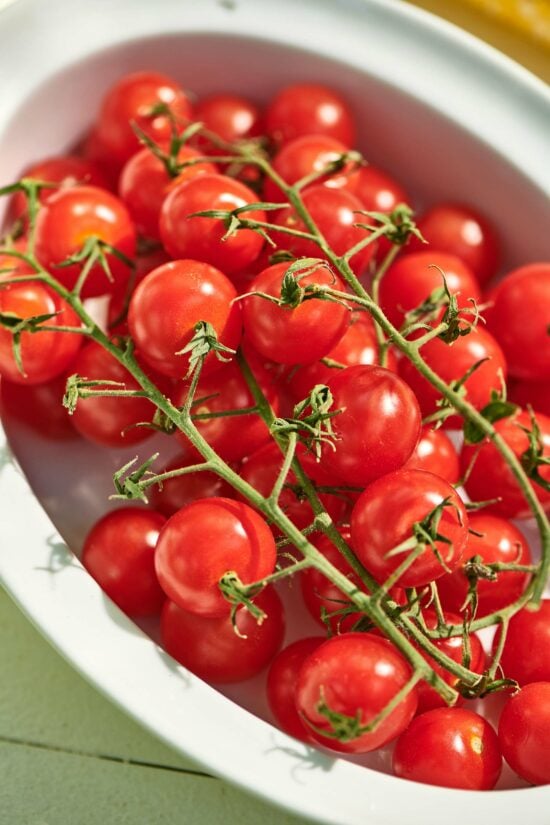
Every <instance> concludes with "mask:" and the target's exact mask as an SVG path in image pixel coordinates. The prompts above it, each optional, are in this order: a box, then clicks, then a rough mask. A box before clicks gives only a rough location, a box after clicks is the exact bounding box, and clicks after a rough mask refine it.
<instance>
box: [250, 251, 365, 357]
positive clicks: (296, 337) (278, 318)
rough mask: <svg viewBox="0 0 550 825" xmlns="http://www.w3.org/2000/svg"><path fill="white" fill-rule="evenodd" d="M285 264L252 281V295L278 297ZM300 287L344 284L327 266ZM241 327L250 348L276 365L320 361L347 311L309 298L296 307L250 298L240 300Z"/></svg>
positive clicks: (340, 330) (339, 286)
mask: <svg viewBox="0 0 550 825" xmlns="http://www.w3.org/2000/svg"><path fill="white" fill-rule="evenodd" d="M288 267H289V264H288V263H280V264H275V265H274V266H270V267H268V268H267V269H264V270H263V272H260V274H259V275H258V276H257V277H256V278H255V279H254V280H253V281H252V283H251V285H250V291H251V292H263V293H266V294H267V295H272V296H274V297H277V298H279V297H280V296H281V287H282V284H283V279H284V276H285V273H286V271H287V269H288ZM299 284H300V286H301V287H305V286H308V285H311V284H319V285H324V286H333V287H334V288H335V289H343V288H344V287H343V284H342V282H341V281H340V279H339V278H338V276H336V275H334V274H333V273H332V272H331V271H330V270H328V269H327V268H326V267H318V268H317V269H315V270H313V271H312V272H308V273H307V274H305V275H304V276H303V277H301V278H300V280H299ZM242 304H243V325H244V330H245V333H246V336H247V338H248V340H249V341H250V343H251V344H252V345H253V347H254V348H255V349H256V350H257V351H258V352H259V353H260V354H261V355H263V356H264V357H266V358H270V359H271V360H273V361H276V362H277V363H279V364H299V363H310V362H312V361H316V360H317V359H318V358H322V357H323V355H326V354H327V352H329V351H330V350H331V349H332V347H333V346H335V345H336V344H337V343H338V341H339V340H340V338H342V336H343V334H344V332H345V331H346V328H347V325H348V323H349V311H348V309H347V308H346V307H345V306H342V304H337V303H333V302H332V301H323V300H320V299H317V298H311V299H309V300H307V301H303V302H302V303H301V304H300V305H299V306H297V307H295V308H292V307H289V306H277V304H274V303H272V302H271V301H268V300H266V299H265V298H262V297H260V296H259V295H250V296H248V297H247V298H245V299H244V300H243V301H242Z"/></svg>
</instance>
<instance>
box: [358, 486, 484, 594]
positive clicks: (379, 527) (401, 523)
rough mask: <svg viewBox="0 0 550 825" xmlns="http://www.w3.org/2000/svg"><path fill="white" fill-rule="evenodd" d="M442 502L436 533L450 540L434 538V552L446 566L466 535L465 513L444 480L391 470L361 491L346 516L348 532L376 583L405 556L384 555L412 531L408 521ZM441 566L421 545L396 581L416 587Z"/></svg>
mask: <svg viewBox="0 0 550 825" xmlns="http://www.w3.org/2000/svg"><path fill="white" fill-rule="evenodd" d="M445 500H448V501H449V505H448V506H446V507H443V509H442V515H441V519H440V522H439V525H438V533H439V534H440V535H442V536H445V538H446V539H448V541H449V542H450V544H448V543H445V542H442V541H439V540H438V541H436V542H435V546H436V548H437V550H438V553H439V555H440V556H441V558H442V559H443V561H444V562H445V565H446V566H447V568H449V569H450V570H454V569H456V567H458V565H459V564H460V560H461V558H462V555H463V552H464V548H465V546H466V540H467V537H468V514H467V512H466V508H465V507H464V504H463V503H462V501H461V499H460V497H459V495H458V494H457V493H456V491H455V490H454V488H453V487H451V485H450V484H448V482H446V481H445V480H444V479H442V478H439V477H438V476H434V475H432V473H425V472H423V471H422V470H397V472H394V473H389V474H388V475H385V476H382V478H379V479H378V480H377V481H374V482H373V483H372V484H369V486H368V487H367V488H366V489H365V490H364V491H363V493H361V495H360V496H359V499H358V500H357V503H356V504H355V507H354V508H353V513H352V517H351V536H352V541H353V547H354V550H355V553H356V555H357V557H358V559H359V560H360V561H361V563H362V564H364V565H365V567H366V568H367V570H369V572H370V573H371V574H372V575H373V576H374V577H375V578H376V579H377V580H378V581H380V582H384V581H385V579H386V578H387V577H388V576H389V575H390V574H391V573H393V571H394V570H395V569H396V568H397V567H398V566H399V565H400V564H401V563H402V562H403V561H404V559H405V556H404V555H403V554H399V555H396V556H388V555H387V554H388V553H389V552H390V551H391V550H392V549H393V548H394V547H397V546H398V545H400V544H401V543H402V542H403V541H405V540H407V539H408V538H410V537H411V536H412V531H413V525H414V524H415V523H418V522H421V521H423V520H424V519H425V518H426V516H428V515H429V514H430V513H431V512H432V511H433V510H434V508H435V507H437V506H438V505H439V504H441V503H442V502H443V501H445ZM444 573H445V568H444V567H443V566H442V564H441V562H440V560H439V559H438V558H437V556H436V554H435V553H434V552H433V550H432V549H431V548H430V547H429V546H427V547H426V548H425V549H424V551H423V552H422V553H421V554H420V555H419V556H418V558H416V559H415V561H414V562H412V564H411V566H410V567H409V568H408V570H407V571H406V572H405V573H403V574H402V575H401V576H400V577H399V579H398V581H397V584H399V585H400V586H402V587H418V586H420V585H424V584H428V583H429V582H431V581H433V580H434V579H438V578H440V577H441V576H442V575H443V574H444Z"/></svg>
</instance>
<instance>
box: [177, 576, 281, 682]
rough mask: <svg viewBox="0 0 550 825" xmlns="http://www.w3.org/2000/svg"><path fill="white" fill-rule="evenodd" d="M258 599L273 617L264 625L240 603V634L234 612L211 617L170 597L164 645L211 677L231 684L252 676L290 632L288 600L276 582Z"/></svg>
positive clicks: (207, 678) (182, 661)
mask: <svg viewBox="0 0 550 825" xmlns="http://www.w3.org/2000/svg"><path fill="white" fill-rule="evenodd" d="M254 603H255V604H256V605H257V606H258V607H259V608H260V609H261V610H263V611H264V612H265V613H266V614H267V618H266V619H264V621H263V622H262V624H261V625H260V624H258V623H257V622H256V619H255V618H254V617H253V616H251V614H250V613H249V612H248V611H247V610H246V609H245V608H243V607H239V608H238V610H237V614H236V623H237V629H238V631H239V633H240V634H241V635H237V633H236V632H235V629H234V627H233V625H232V623H231V619H230V617H229V616H228V615H224V616H219V617H217V618H207V617H205V616H199V615H197V614H196V613H190V612H188V611H187V610H182V608H181V607H178V605H177V604H175V603H174V602H171V601H166V603H165V605H164V608H163V611H162V615H161V639H162V644H163V647H164V648H165V650H166V651H167V653H169V654H170V656H173V657H174V659H176V660H177V661H178V662H179V663H180V664H182V665H184V667H187V668H189V670H191V671H192V672H193V673H194V674H195V675H196V676H198V677H199V678H201V679H204V680H205V681H206V682H212V683H213V684H230V683H232V682H242V681H244V680H245V679H250V678H252V676H256V674H257V673H260V671H262V670H263V669H264V668H265V667H266V666H267V665H268V664H269V662H270V661H271V660H272V659H273V657H274V656H275V654H276V653H277V651H278V650H279V648H280V647H281V644H282V642H283V638H284V632H285V617H284V612H283V605H282V602H281V600H280V598H279V596H278V595H277V593H276V592H275V590H273V588H271V587H267V588H266V589H265V590H263V591H262V592H261V593H260V594H259V595H258V596H257V597H256V598H255V599H254ZM243 637H245V638H243Z"/></svg>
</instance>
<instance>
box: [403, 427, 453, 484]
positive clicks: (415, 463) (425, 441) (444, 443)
mask: <svg viewBox="0 0 550 825" xmlns="http://www.w3.org/2000/svg"><path fill="white" fill-rule="evenodd" d="M403 469H405V470H424V472H426V473H433V474H434V475H436V476H440V477H441V478H444V479H445V481H448V482H449V484H456V482H457V481H458V479H459V478H460V462H459V458H458V453H457V451H456V450H455V448H454V445H453V442H452V441H451V439H450V438H449V436H448V435H446V434H445V433H444V432H443V430H441V429H439V430H434V429H433V428H432V427H429V426H425V427H422V430H421V432H420V439H419V441H418V444H417V445H416V447H415V448H414V452H413V454H412V455H411V457H410V458H409V460H408V461H407V463H406V464H405V465H404V467H403Z"/></svg>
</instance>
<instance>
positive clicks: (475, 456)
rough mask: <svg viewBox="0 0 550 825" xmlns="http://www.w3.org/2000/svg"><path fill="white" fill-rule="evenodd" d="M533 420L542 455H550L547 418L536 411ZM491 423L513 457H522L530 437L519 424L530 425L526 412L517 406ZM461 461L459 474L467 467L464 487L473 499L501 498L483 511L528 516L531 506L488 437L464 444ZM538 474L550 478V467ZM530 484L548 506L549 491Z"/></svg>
mask: <svg viewBox="0 0 550 825" xmlns="http://www.w3.org/2000/svg"><path fill="white" fill-rule="evenodd" d="M536 421H537V424H538V426H539V429H540V435H541V441H542V452H543V455H544V456H550V418H549V417H548V416H546V415H543V414H542V413H537V414H536ZM494 427H495V430H496V432H497V433H498V434H499V435H500V436H501V437H502V438H503V439H504V441H505V442H506V444H507V445H508V446H509V447H510V448H511V449H512V450H513V452H514V453H515V455H516V457H517V458H519V459H521V456H522V455H523V454H524V453H525V452H526V450H527V449H528V447H529V439H528V437H527V435H526V433H525V432H524V431H523V429H522V427H525V428H526V429H528V430H531V429H532V424H531V418H530V416H529V414H528V413H527V412H524V411H522V410H518V411H517V412H516V413H515V414H514V415H511V416H510V417H509V418H503V419H501V420H500V421H497V422H496V423H495V424H494ZM460 461H461V465H462V474H463V475H465V474H467V472H468V471H469V473H468V475H467V478H466V481H465V483H464V487H465V488H466V491H467V493H468V495H469V496H470V498H471V499H472V501H485V500H487V499H493V498H497V499H500V500H499V501H497V502H496V503H495V504H490V505H487V507H486V508H485V512H486V513H492V514H493V515H495V516H502V517H503V518H528V517H529V516H530V514H531V510H530V509H529V506H528V504H527V502H526V500H525V498H524V496H523V493H522V492H521V489H520V487H519V485H518V483H517V481H516V478H515V476H514V475H513V474H512V471H511V470H510V468H509V466H508V464H507V463H506V461H505V460H504V459H503V458H502V456H501V454H500V453H499V452H498V450H497V448H496V447H495V446H494V445H493V443H492V442H491V441H489V439H485V440H484V441H482V442H481V444H474V445H468V444H466V445H465V446H464V447H463V448H462V452H461V454H460ZM540 474H541V476H542V477H543V478H544V479H546V481H550V467H548V466H547V467H544V466H543V467H541V468H540ZM532 487H533V489H534V490H535V491H536V493H537V495H538V497H539V499H540V501H541V502H542V504H543V506H544V507H545V509H548V508H549V507H550V493H549V492H548V491H546V490H544V488H543V487H541V486H540V485H539V484H536V483H535V482H534V481H533V482H532Z"/></svg>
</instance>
